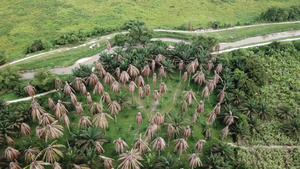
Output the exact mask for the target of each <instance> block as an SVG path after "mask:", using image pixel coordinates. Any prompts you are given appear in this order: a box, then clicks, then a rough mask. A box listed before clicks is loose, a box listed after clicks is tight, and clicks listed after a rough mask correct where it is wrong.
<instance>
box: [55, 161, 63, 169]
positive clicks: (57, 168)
mask: <svg viewBox="0 0 300 169" xmlns="http://www.w3.org/2000/svg"><path fill="white" fill-rule="evenodd" d="M53 169H62V168H61V166H60V164H59V163H58V162H55V163H54V164H53Z"/></svg>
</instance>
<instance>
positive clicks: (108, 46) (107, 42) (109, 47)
mask: <svg viewBox="0 0 300 169" xmlns="http://www.w3.org/2000/svg"><path fill="white" fill-rule="evenodd" d="M106 49H107V50H108V51H110V49H111V45H110V42H109V41H108V40H106Z"/></svg>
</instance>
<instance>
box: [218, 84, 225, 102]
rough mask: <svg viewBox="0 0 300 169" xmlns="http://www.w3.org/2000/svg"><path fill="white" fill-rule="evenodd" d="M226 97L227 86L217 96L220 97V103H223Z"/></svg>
mask: <svg viewBox="0 0 300 169" xmlns="http://www.w3.org/2000/svg"><path fill="white" fill-rule="evenodd" d="M224 97H225V86H224V87H223V89H222V90H221V92H220V93H219V94H218V96H217V98H218V99H219V103H222V102H223V101H224Z"/></svg>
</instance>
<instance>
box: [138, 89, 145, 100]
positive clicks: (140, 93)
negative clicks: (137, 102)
mask: <svg viewBox="0 0 300 169" xmlns="http://www.w3.org/2000/svg"><path fill="white" fill-rule="evenodd" d="M143 94H144V90H143V88H142V87H139V99H141V98H142V97H143Z"/></svg>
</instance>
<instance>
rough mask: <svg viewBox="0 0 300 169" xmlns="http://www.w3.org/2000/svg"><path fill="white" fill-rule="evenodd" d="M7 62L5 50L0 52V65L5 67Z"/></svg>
mask: <svg viewBox="0 0 300 169" xmlns="http://www.w3.org/2000/svg"><path fill="white" fill-rule="evenodd" d="M6 62H7V55H6V52H5V51H4V50H0V65H4V64H5V63H6Z"/></svg>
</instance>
